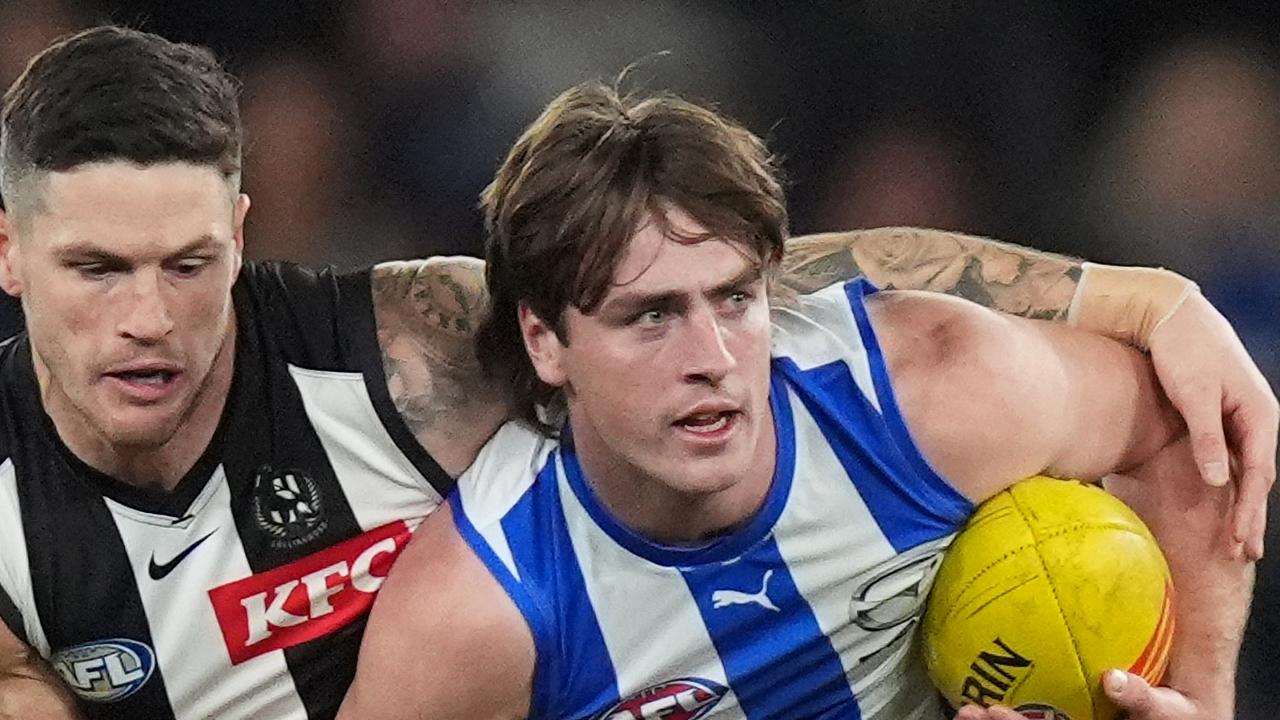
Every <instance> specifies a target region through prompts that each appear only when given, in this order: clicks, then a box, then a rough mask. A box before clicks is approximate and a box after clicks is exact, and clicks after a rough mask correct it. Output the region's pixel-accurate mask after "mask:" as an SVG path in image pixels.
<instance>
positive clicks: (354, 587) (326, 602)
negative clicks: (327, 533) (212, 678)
mask: <svg viewBox="0 0 1280 720" xmlns="http://www.w3.org/2000/svg"><path fill="white" fill-rule="evenodd" d="M411 535H412V530H410V529H409V526H408V525H407V524H405V523H404V522H400V521H397V522H394V523H390V524H388V525H383V526H382V527H380V528H378V529H376V530H370V531H369V532H367V533H365V534H363V535H360V536H358V537H354V538H351V539H350V540H347V541H345V542H342V543H339V544H337V545H334V546H333V547H330V548H326V549H325V550H321V551H320V552H317V553H314V554H312V555H308V556H307V557H305V558H302V559H301V560H298V561H295V562H293V563H290V564H288V565H283V566H281V567H278V568H273V569H271V570H268V571H267V572H263V573H259V574H257V575H253V576H251V577H247V578H244V579H242V580H237V581H235V582H232V583H228V584H226V585H222V586H220V587H216V588H214V589H212V590H210V591H209V599H210V600H211V601H212V602H213V610H214V614H215V615H217V617H218V625H219V626H221V628H222V637H223V640H224V641H225V642H226V644H227V652H228V653H229V654H230V656H231V662H232V664H234V665H238V664H240V663H242V662H244V661H246V660H249V659H251V658H254V657H257V656H258V655H262V654H263V653H267V652H270V651H272V650H280V649H283V648H288V647H293V646H294V645H299V644H302V643H304V642H307V641H309V640H314V639H316V638H318V637H323V636H325V635H328V634H329V633H332V632H334V631H335V630H337V629H339V628H341V627H343V626H345V625H347V624H348V623H350V622H351V621H352V620H355V619H356V618H358V617H360V616H361V615H363V614H364V613H365V612H367V611H368V609H369V607H370V606H371V605H372V604H373V598H374V595H376V594H377V592H378V589H379V588H380V587H382V581H383V580H384V579H385V578H386V576H387V571H389V570H390V569H391V564H392V563H393V562H394V561H395V559H396V557H397V556H398V555H399V554H400V551H401V550H403V549H404V546H405V544H406V543H408V542H409V538H410V536H411Z"/></svg>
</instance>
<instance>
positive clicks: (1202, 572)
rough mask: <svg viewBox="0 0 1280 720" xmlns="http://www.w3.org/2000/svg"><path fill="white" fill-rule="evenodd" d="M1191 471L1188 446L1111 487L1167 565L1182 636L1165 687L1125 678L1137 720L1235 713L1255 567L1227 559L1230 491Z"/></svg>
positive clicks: (1172, 449) (1168, 451)
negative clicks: (1238, 668) (1152, 538)
mask: <svg viewBox="0 0 1280 720" xmlns="http://www.w3.org/2000/svg"><path fill="white" fill-rule="evenodd" d="M1192 468H1194V465H1193V464H1192V459H1191V450H1190V447H1189V446H1188V443H1187V442H1186V441H1185V439H1184V440H1182V441H1179V442H1176V443H1174V444H1172V445H1170V446H1168V447H1166V448H1165V449H1164V450H1162V451H1161V452H1159V453H1158V454H1157V455H1156V456H1155V457H1153V458H1152V459H1151V460H1149V461H1148V462H1146V463H1143V465H1142V466H1141V467H1138V468H1135V469H1134V470H1133V471H1132V472H1130V473H1129V474H1128V475H1126V476H1114V477H1110V478H1108V479H1107V483H1106V485H1107V489H1108V490H1110V491H1111V492H1113V493H1115V494H1116V495H1117V496H1119V497H1120V498H1121V499H1123V500H1124V501H1125V502H1126V503H1128V504H1129V505H1130V506H1132V507H1133V509H1134V510H1135V511H1137V513H1138V514H1139V515H1141V516H1142V519H1143V520H1144V521H1145V522H1146V523H1147V525H1148V526H1149V527H1150V528H1151V532H1152V534H1153V535H1155V537H1156V540H1158V541H1159V543H1160V547H1161V548H1162V549H1163V550H1164V552H1165V556H1166V557H1167V558H1168V560H1169V570H1170V572H1171V573H1172V574H1173V578H1174V588H1175V589H1176V595H1175V603H1176V604H1175V607H1174V611H1175V614H1176V627H1177V628H1178V630H1177V633H1176V634H1175V635H1174V643H1173V651H1172V655H1171V656H1170V663H1169V672H1168V674H1167V675H1166V677H1165V679H1164V685H1165V686H1167V688H1159V689H1156V690H1155V691H1154V692H1150V693H1148V692H1146V685H1145V683H1144V682H1143V681H1142V679H1141V678H1135V677H1134V676H1128V682H1127V683H1126V687H1125V689H1124V691H1123V692H1122V693H1121V695H1120V696H1117V699H1118V700H1122V699H1129V700H1131V702H1129V703H1125V702H1123V701H1122V702H1121V704H1122V705H1123V706H1124V707H1126V708H1127V709H1128V710H1129V712H1130V717H1132V718H1135V720H1142V719H1143V718H1161V717H1171V718H1185V717H1195V718H1202V717H1203V718H1229V717H1233V712H1234V709H1235V676H1236V659H1237V656H1238V655H1239V653H1240V643H1241V639H1242V638H1243V636H1244V626H1245V621H1246V620H1247V618H1248V615H1249V600H1250V597H1251V595H1252V592H1251V591H1252V589H1253V571H1254V568H1253V564H1252V563H1249V562H1246V561H1244V560H1242V559H1238V558H1231V557H1229V556H1228V555H1227V554H1226V553H1224V552H1222V547H1223V545H1225V544H1226V543H1227V532H1228V529H1229V527H1228V519H1229V517H1230V513H1229V508H1230V505H1231V489H1230V488H1212V487H1207V486H1205V485H1204V484H1203V483H1200V482H1198V481H1197V480H1198V478H1197V477H1196V475H1195V472H1194V471H1193V470H1192ZM1175 691H1177V692H1175ZM1187 709H1189V711H1188V710H1187ZM1176 710H1180V711H1181V712H1175V711H1176Z"/></svg>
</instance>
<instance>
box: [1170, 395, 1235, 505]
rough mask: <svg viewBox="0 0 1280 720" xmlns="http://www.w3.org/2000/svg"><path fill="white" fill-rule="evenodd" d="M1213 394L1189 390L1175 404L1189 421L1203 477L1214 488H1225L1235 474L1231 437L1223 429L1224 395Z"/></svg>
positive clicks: (1193, 445) (1192, 443) (1196, 457)
mask: <svg viewBox="0 0 1280 720" xmlns="http://www.w3.org/2000/svg"><path fill="white" fill-rule="evenodd" d="M1213 395H1214V394H1211V393H1202V392H1196V393H1187V394H1184V395H1182V396H1181V397H1180V398H1179V399H1178V401H1177V402H1176V403H1175V404H1176V405H1177V407H1178V412H1180V413H1182V418H1183V420H1185V421H1186V422H1187V434H1188V435H1190V436H1191V454H1192V456H1193V457H1195V460H1196V467H1197V468H1199V469H1200V477H1202V478H1204V481H1205V482H1206V483H1208V484H1210V485H1212V486H1214V487H1222V486H1223V485H1226V484H1227V481H1228V480H1230V479H1231V473H1230V471H1229V466H1228V464H1227V463H1228V455H1227V437H1226V433H1225V432H1224V431H1223V428H1222V398H1221V395H1218V396H1217V397H1216V398H1215V397H1213Z"/></svg>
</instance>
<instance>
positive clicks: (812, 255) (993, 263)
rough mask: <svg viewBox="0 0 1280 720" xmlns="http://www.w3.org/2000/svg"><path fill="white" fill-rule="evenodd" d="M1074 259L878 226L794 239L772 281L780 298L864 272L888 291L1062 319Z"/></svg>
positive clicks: (1077, 267) (1076, 267)
mask: <svg viewBox="0 0 1280 720" xmlns="http://www.w3.org/2000/svg"><path fill="white" fill-rule="evenodd" d="M1081 268H1082V263H1081V262H1080V261H1079V260H1075V259H1072V258H1068V257H1064V256H1061V255H1054V254H1052V253H1046V252H1040V251H1038V250H1032V249H1030V248H1024V247H1019V246H1017V245H1009V244H1006V243H1001V242H997V241H995V240H988V239H987V238H980V237H974V236H972V235H965V234H963V233H954V232H946V231H943V230H926V229H921V228H876V229H871V230H854V231H851V232H843V233H825V234H822V235H808V236H804V237H797V238H793V239H791V240H790V241H788V242H787V254H786V257H784V258H783V261H782V271H781V273H780V274H779V276H778V278H777V283H776V285H775V287H774V289H775V290H779V291H781V292H782V293H783V297H786V296H788V295H794V294H803V293H809V292H813V291H814V290H818V289H820V288H823V287H826V286H827V285H830V284H831V283H833V282H837V281H840V280H848V279H851V278H853V277H856V276H858V275H865V276H866V277H867V279H869V280H870V281H871V282H873V283H875V284H876V286H877V287H880V288H883V289H885V290H928V291H931V292H939V293H945V294H947V295H955V296H957V297H962V298H965V299H966V300H972V301H973V302H975V303H977V304H979V305H982V306H984V307H989V308H991V309H993V310H999V311H1001V312H1005V313H1009V314H1011V315H1019V316H1022V317H1028V318H1040V319H1044V320H1064V319H1066V317H1067V309H1068V308H1069V307H1070V306H1071V298H1072V297H1073V296H1074V295H1075V293H1076V287H1077V285H1079V283H1080V275H1081Z"/></svg>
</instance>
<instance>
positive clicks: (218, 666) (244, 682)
mask: <svg viewBox="0 0 1280 720" xmlns="http://www.w3.org/2000/svg"><path fill="white" fill-rule="evenodd" d="M105 502H106V503H107V504H108V505H109V506H110V507H111V510H112V516H113V517H114V519H115V521H116V527H117V528H118V529H119V532H120V539H121V540H122V541H123V542H124V546H125V550H126V552H127V553H128V555H129V560H130V563H131V564H132V565H133V571H134V576H135V577H136V578H137V579H138V585H139V587H138V591H139V594H140V596H141V598H142V604H143V608H144V609H145V611H146V613H147V617H149V618H151V619H152V622H151V626H152V633H153V635H152V642H153V644H154V648H153V649H154V651H155V653H156V660H157V662H158V665H159V666H160V667H162V668H164V680H165V688H166V690H168V693H169V699H170V702H171V703H172V705H173V707H174V708H175V716H176V717H177V718H178V719H179V720H203V719H204V718H221V717H230V716H232V715H235V716H241V717H255V718H256V717H261V718H279V719H281V720H306V717H307V712H306V709H305V708H304V707H303V705H302V701H301V699H300V698H299V696H298V694H297V692H296V690H295V688H294V685H293V679H292V677H291V675H290V674H289V672H288V668H287V666H286V665H285V658H284V655H283V654H282V653H278V652H276V653H266V654H263V655H260V656H258V657H256V658H253V659H252V660H249V661H247V662H244V663H241V664H239V665H235V666H233V665H232V664H231V660H230V658H229V656H228V654H227V648H226V646H225V645H223V644H222V643H219V642H199V643H193V642H191V639H192V638H197V637H199V638H220V637H221V636H222V630H221V628H220V626H219V624H218V618H217V616H216V615H215V614H214V610H213V606H212V605H211V604H210V602H209V593H208V587H210V585H213V586H218V585H222V584H225V583H231V582H233V581H236V580H239V579H240V578H244V577H248V576H250V575H253V570H252V569H251V568H250V567H249V561H248V559H247V558H246V557H245V553H244V547H243V546H242V545H241V542H240V535H239V533H237V532H236V524H235V519H234V518H233V517H232V516H231V493H230V491H229V490H228V488H227V483H226V476H225V475H224V473H223V470H222V468H221V467H219V468H218V469H217V470H216V471H215V472H214V474H213V477H211V478H210V479H209V484H208V485H207V486H206V487H205V488H204V490H203V491H202V492H201V493H200V495H199V496H198V497H197V498H196V500H195V502H194V503H193V504H192V506H191V508H190V510H189V511H188V514H187V519H186V520H185V521H184V522H180V523H178V524H176V525H175V524H173V521H172V518H169V517H166V516H160V515H152V514H149V513H144V512H141V511H139V510H135V509H133V508H130V507H127V506H125V505H121V504H120V503H117V502H114V501H112V500H111V499H109V498H108V499H105ZM157 563H159V564H160V565H161V566H165V565H167V566H170V568H171V569H170V570H169V571H168V573H167V574H165V575H164V576H162V577H159V578H156V577H155V575H156V574H157V573H155V572H154V567H155V565H156V564H157ZM161 618H182V621H181V622H178V623H172V622H158V620H159V619H161ZM166 630H172V631H173V632H171V633H170V632H166ZM213 677H217V678H218V682H216V683H211V682H210V680H211V679H212V678H213ZM251 708H252V709H251Z"/></svg>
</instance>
